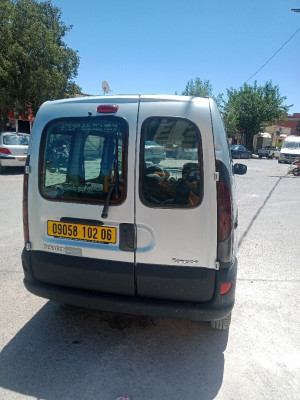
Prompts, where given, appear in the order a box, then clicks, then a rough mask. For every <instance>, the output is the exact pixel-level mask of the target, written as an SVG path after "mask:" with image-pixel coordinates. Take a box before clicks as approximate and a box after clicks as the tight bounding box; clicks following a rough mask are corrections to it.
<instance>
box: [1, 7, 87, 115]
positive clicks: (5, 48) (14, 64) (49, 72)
mask: <svg viewBox="0 0 300 400" xmlns="http://www.w3.org/2000/svg"><path fill="white" fill-rule="evenodd" d="M71 28H72V26H66V25H65V24H64V23H63V22H62V21H61V11H60V9H59V8H57V7H54V6H52V4H51V1H50V0H48V1H44V2H40V3H39V2H38V1H36V0H0V43H1V46H0V112H1V115H2V116H3V115H5V112H7V111H10V110H11V109H15V111H16V113H17V114H19V113H22V112H23V113H24V114H26V112H27V110H28V105H30V106H31V108H32V110H33V112H34V114H35V113H36V111H37V110H38V108H39V107H40V105H41V104H42V103H43V102H44V101H46V100H53V99H57V98H64V97H68V96H71V95H74V94H75V93H80V92H81V89H80V88H79V86H78V85H76V84H75V82H74V81H73V79H74V78H75V77H76V76H77V69H78V66H79V57H78V55H77V52H76V51H74V50H72V49H70V48H69V47H67V45H66V44H65V43H64V42H63V38H64V36H65V35H66V33H67V32H68V31H69V30H70V29H71Z"/></svg>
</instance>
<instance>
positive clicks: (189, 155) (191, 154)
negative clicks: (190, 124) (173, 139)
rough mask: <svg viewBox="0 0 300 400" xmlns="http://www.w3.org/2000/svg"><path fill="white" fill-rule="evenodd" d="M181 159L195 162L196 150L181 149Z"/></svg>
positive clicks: (192, 148) (193, 148)
mask: <svg viewBox="0 0 300 400" xmlns="http://www.w3.org/2000/svg"><path fill="white" fill-rule="evenodd" d="M181 157H182V158H183V159H186V160H197V158H198V149H197V148H195V147H188V148H184V149H182V155H181Z"/></svg>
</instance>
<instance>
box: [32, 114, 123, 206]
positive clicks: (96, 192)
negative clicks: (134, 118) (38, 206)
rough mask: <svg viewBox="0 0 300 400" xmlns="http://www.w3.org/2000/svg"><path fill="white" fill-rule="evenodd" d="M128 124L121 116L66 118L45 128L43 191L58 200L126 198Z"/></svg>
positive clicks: (41, 163)
mask: <svg viewBox="0 0 300 400" xmlns="http://www.w3.org/2000/svg"><path fill="white" fill-rule="evenodd" d="M127 135H128V125H127V123H126V121H125V120H124V119H122V118H118V117H105V118H103V117H94V118H92V117H90V118H65V119H59V120H54V121H52V122H50V123H49V124H48V125H47V126H46V127H45V129H44V132H43V138H42V144H41V151H40V177H39V184H40V192H41V194H42V196H44V197H46V198H49V199H53V200H58V201H82V202H104V201H105V199H106V197H107V193H108V190H109V184H111V183H113V184H115V185H118V189H115V190H114V192H113V193H112V196H111V203H112V204H116V203H119V202H121V201H123V200H124V198H125V174H126V168H125V166H126V165H127V162H126V160H125V157H126V153H127V152H126V147H125V143H126V142H127Z"/></svg>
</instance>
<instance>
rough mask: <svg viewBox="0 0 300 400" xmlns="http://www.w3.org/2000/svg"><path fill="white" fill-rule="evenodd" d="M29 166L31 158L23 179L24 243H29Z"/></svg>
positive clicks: (27, 163) (27, 162)
mask: <svg viewBox="0 0 300 400" xmlns="http://www.w3.org/2000/svg"><path fill="white" fill-rule="evenodd" d="M28 165H29V156H28V157H27V160H26V166H25V173H24V177H23V201H22V206H23V233H24V242H25V245H26V243H29V225H28V177H29V174H28V173H27V168H26V167H28Z"/></svg>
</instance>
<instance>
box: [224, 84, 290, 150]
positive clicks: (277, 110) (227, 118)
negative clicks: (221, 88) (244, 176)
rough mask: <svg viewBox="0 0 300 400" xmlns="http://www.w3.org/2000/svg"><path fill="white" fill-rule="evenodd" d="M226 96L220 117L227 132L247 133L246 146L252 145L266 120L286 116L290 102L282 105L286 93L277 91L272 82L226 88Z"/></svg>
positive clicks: (275, 119)
mask: <svg viewBox="0 0 300 400" xmlns="http://www.w3.org/2000/svg"><path fill="white" fill-rule="evenodd" d="M227 97H228V100H227V102H226V103H225V105H224V109H223V118H224V122H225V126H226V130H227V133H228V135H229V136H234V135H236V133H237V132H242V133H244V134H245V137H246V146H247V147H248V148H250V149H252V147H253V136H254V135H256V134H258V133H260V132H261V129H262V125H263V122H268V123H269V124H273V123H275V122H276V121H277V120H280V119H281V120H282V119H285V114H286V113H287V112H288V110H289V108H290V107H291V106H287V105H283V102H284V101H285V100H286V97H282V96H281V95H280V93H279V87H278V86H273V84H272V82H271V81H270V82H266V84H265V85H264V86H258V85H257V82H256V81H255V82H254V85H253V86H251V85H247V84H246V83H245V84H244V85H243V86H242V87H240V88H239V89H232V88H231V89H227Z"/></svg>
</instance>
